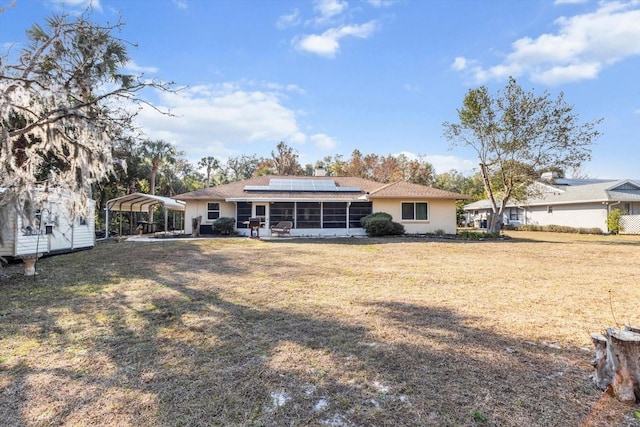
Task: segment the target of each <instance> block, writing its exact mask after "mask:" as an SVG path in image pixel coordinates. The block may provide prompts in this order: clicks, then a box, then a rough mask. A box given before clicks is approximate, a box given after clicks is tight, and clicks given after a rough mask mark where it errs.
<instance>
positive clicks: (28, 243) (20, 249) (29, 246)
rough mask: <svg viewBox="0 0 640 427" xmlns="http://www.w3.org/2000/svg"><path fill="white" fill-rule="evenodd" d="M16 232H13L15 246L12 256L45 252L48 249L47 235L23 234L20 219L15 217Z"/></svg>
mask: <svg viewBox="0 0 640 427" xmlns="http://www.w3.org/2000/svg"><path fill="white" fill-rule="evenodd" d="M16 223H17V225H18V232H17V233H16V234H15V243H14V244H15V246H14V251H13V254H11V255H12V256H20V255H33V254H35V253H36V251H37V253H39V254H41V253H45V252H48V251H49V238H48V236H47V235H41V236H39V237H40V238H39V239H38V235H35V234H34V235H29V236H25V235H24V233H23V232H22V220H21V219H20V218H19V217H18V218H17V222H16Z"/></svg>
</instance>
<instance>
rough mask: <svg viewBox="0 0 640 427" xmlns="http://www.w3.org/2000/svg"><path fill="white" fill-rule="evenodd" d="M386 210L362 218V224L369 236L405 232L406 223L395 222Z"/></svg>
mask: <svg viewBox="0 0 640 427" xmlns="http://www.w3.org/2000/svg"><path fill="white" fill-rule="evenodd" d="M392 219H393V217H392V216H391V215H389V214H388V213H386V212H374V213H372V214H369V215H367V216H365V217H362V218H360V224H362V228H364V229H365V231H366V232H367V234H368V235H369V236H399V235H402V234H404V225H402V224H400V223H398V222H393V221H392Z"/></svg>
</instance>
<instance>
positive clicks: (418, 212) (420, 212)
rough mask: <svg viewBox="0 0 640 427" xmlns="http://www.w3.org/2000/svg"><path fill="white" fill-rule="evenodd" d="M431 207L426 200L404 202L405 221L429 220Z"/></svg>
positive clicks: (403, 214)
mask: <svg viewBox="0 0 640 427" xmlns="http://www.w3.org/2000/svg"><path fill="white" fill-rule="evenodd" d="M428 212H429V209H428V206H427V203H426V202H420V203H418V202H416V203H414V202H404V203H402V219H403V220H404V221H427V220H428V219H429V215H428Z"/></svg>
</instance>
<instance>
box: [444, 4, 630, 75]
mask: <svg viewBox="0 0 640 427" xmlns="http://www.w3.org/2000/svg"><path fill="white" fill-rule="evenodd" d="M638 22H640V1H638V0H632V1H629V2H619V1H602V2H600V3H599V6H598V9H597V10H596V11H595V12H591V13H585V14H581V15H576V16H573V17H561V18H559V19H557V20H556V21H555V24H556V25H557V27H558V31H557V32H556V33H552V34H542V35H540V36H538V37H537V38H530V37H523V38H521V39H518V40H516V41H514V42H513V43H512V44H511V48H512V51H511V52H510V53H509V54H508V55H506V56H505V58H504V60H503V61H502V62H501V63H500V64H498V65H495V66H492V67H488V68H484V67H481V66H480V65H477V62H475V63H474V65H473V66H470V61H469V60H467V59H465V58H462V57H458V58H456V59H455V61H454V63H453V64H452V68H453V69H454V70H456V71H460V72H463V73H466V74H469V75H471V76H472V77H473V78H474V80H475V81H477V82H480V83H482V82H485V81H487V80H500V79H504V78H506V77H508V76H510V75H511V76H514V77H518V76H520V75H528V76H529V78H530V79H531V80H533V81H537V82H542V83H545V84H549V85H554V84H560V83H566V82H573V81H580V80H585V79H593V78H596V77H597V76H598V74H599V73H600V72H601V71H602V70H603V69H604V68H606V67H607V66H611V65H612V64H614V63H616V62H618V61H621V60H623V59H625V58H627V57H630V56H636V55H640V43H638V40H640V25H638Z"/></svg>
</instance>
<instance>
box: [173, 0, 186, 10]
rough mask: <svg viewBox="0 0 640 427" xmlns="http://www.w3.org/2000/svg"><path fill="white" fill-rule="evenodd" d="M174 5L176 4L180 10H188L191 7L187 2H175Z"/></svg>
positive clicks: (179, 0) (184, 0)
mask: <svg viewBox="0 0 640 427" xmlns="http://www.w3.org/2000/svg"><path fill="white" fill-rule="evenodd" d="M173 4H175V5H176V6H177V7H178V9H187V8H188V7H189V4H188V3H187V0H173Z"/></svg>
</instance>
